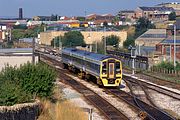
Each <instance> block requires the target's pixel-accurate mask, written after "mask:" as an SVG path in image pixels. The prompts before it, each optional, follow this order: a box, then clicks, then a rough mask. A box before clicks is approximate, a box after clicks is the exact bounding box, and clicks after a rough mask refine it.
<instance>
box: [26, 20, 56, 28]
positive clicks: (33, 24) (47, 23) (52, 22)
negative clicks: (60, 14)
mask: <svg viewBox="0 0 180 120" xmlns="http://www.w3.org/2000/svg"><path fill="white" fill-rule="evenodd" d="M54 23H57V21H28V22H27V26H28V27H31V26H36V25H41V24H46V25H50V24H54Z"/></svg>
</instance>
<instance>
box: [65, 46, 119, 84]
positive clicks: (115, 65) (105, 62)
mask: <svg viewBox="0 0 180 120" xmlns="http://www.w3.org/2000/svg"><path fill="white" fill-rule="evenodd" d="M62 63H63V65H64V67H66V68H69V69H70V70H73V71H78V76H79V77H81V78H83V77H85V78H89V76H94V77H96V81H97V84H99V85H103V86H119V85H120V83H121V80H122V64H121V61H120V60H118V59H116V58H115V57H112V56H108V55H102V54H96V53H92V52H87V51H83V50H78V49H75V48H65V49H63V50H62Z"/></svg>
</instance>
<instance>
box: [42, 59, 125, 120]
mask: <svg viewBox="0 0 180 120" xmlns="http://www.w3.org/2000/svg"><path fill="white" fill-rule="evenodd" d="M45 58H46V60H47V59H48V60H50V61H52V59H50V58H48V57H45ZM56 62H57V61H54V60H53V62H51V63H53V64H54V65H59V63H56ZM53 67H54V66H53ZM56 70H57V71H58V73H59V74H58V76H59V77H60V79H61V82H63V83H65V84H68V85H70V86H71V87H73V88H74V89H75V90H76V91H78V92H79V93H81V94H82V95H83V96H84V97H85V98H86V99H87V100H88V101H89V102H91V103H92V104H93V105H94V106H95V107H96V108H98V109H99V111H100V112H101V113H102V114H103V115H104V116H105V117H106V118H107V119H108V120H128V118H127V117H126V116H125V115H124V114H122V113H121V112H120V111H119V110H118V109H117V108H115V107H114V106H113V105H111V104H110V103H109V102H107V101H106V100H104V99H103V98H102V97H100V96H99V95H98V94H96V93H95V92H93V91H92V90H90V89H89V88H87V87H86V86H84V85H83V84H81V83H79V82H77V81H76V80H74V79H72V78H71V77H69V76H67V75H65V74H64V73H65V70H61V69H58V68H56Z"/></svg>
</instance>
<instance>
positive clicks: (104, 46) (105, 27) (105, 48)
mask: <svg viewBox="0 0 180 120" xmlns="http://www.w3.org/2000/svg"><path fill="white" fill-rule="evenodd" d="M104 34H106V27H104ZM104 54H105V55H106V35H104Z"/></svg>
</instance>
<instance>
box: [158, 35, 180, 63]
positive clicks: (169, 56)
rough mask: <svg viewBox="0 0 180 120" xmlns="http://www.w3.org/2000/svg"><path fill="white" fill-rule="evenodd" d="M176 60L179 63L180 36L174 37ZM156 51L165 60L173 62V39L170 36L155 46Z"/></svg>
mask: <svg viewBox="0 0 180 120" xmlns="http://www.w3.org/2000/svg"><path fill="white" fill-rule="evenodd" d="M175 45H176V58H177V60H178V61H180V36H176V42H175ZM156 50H157V51H159V52H160V53H161V55H163V57H164V59H165V60H168V61H173V60H174V37H173V36H170V37H168V38H166V39H165V40H163V41H162V42H160V43H159V44H157V46H156Z"/></svg>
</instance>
